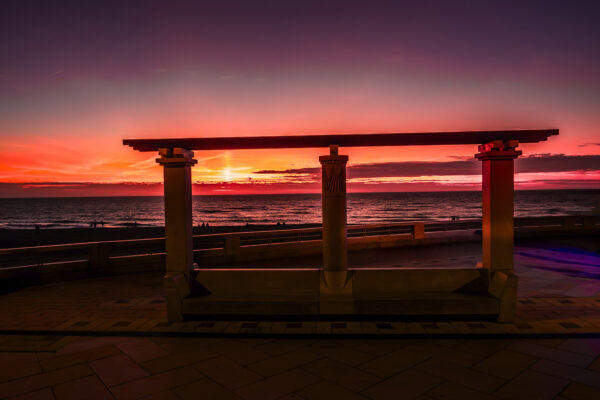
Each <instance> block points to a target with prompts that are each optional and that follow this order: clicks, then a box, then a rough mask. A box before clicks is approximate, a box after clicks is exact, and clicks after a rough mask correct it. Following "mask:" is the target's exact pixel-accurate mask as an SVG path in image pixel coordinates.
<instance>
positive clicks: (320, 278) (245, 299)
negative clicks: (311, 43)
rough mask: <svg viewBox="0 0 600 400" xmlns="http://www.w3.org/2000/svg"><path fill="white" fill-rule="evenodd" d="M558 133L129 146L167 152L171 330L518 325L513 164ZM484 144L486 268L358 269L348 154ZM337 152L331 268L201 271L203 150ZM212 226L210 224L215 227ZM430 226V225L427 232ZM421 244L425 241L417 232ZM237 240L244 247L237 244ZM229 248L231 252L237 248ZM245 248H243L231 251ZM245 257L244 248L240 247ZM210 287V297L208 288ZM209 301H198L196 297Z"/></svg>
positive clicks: (325, 180) (325, 191)
mask: <svg viewBox="0 0 600 400" xmlns="http://www.w3.org/2000/svg"><path fill="white" fill-rule="evenodd" d="M557 134H558V130H557V129H546V130H514V131H472V132H433V133H387V134H358V135H348V134H343V135H309V136H262V137H234V138H180V139H125V140H123V144H125V145H129V146H131V147H133V148H134V149H136V150H139V151H158V153H159V155H160V158H158V159H157V162H158V163H159V164H160V165H162V166H163V167H164V191H165V226H166V275H165V290H166V294H167V311H168V317H169V319H170V320H171V321H181V320H182V319H184V317H191V316H194V315H207V314H210V315H219V316H223V315H232V314H236V315H253V316H256V315H263V316H274V315H303V316H314V317H319V316H320V317H324V316H340V315H346V316H349V315H352V316H373V315H395V316H403V315H432V314H436V315H439V314H443V315H461V316H464V315H469V316H471V317H489V316H493V317H495V318H497V319H498V320H499V321H504V322H509V321H512V320H513V319H514V316H515V308H516V296H517V282H518V278H517V276H516V275H515V274H514V268H513V235H514V227H513V199H514V176H513V175H514V168H513V161H514V159H515V158H517V157H518V156H519V155H521V151H520V150H518V149H517V147H518V145H519V143H520V142H521V143H534V142H539V141H543V140H547V139H548V137H549V136H552V135H557ZM458 144H479V147H478V150H479V152H478V153H477V154H476V155H475V157H476V158H477V159H478V160H480V161H481V162H482V178H483V184H482V201H483V218H482V255H483V261H482V264H481V265H479V266H478V268H469V269H432V268H424V269H417V270H409V269H394V268H384V269H368V270H359V269H355V270H349V269H348V264H347V226H346V163H347V161H348V156H345V155H340V154H339V147H340V146H345V147H363V146H416V145H419V146H430V145H458ZM308 147H329V150H330V152H329V154H328V155H325V156H321V157H319V161H320V162H321V166H322V168H321V169H322V201H323V228H322V232H323V268H322V269H318V268H314V269H305V270H301V271H292V270H286V269H280V270H273V269H270V270H268V271H267V270H231V269H229V270H227V269H223V270H218V269H201V268H195V267H194V263H193V241H192V227H193V224H192V184H191V183H192V180H191V167H192V166H193V165H195V164H196V162H197V161H196V160H195V159H194V158H193V157H194V153H193V150H225V149H229V150H234V149H274V148H308ZM206 226H208V224H206ZM421 226H422V224H421ZM413 235H414V237H418V236H419V235H423V232H417V231H416V229H415V232H413ZM227 239H229V240H230V241H233V240H238V241H239V238H237V239H235V238H234V237H231V238H227ZM227 239H226V243H225V247H226V248H227V247H228V243H227ZM229 245H230V246H229V247H230V248H236V246H235V245H236V243H230V244H229ZM237 247H238V248H239V242H238V243H237ZM198 287H200V288H201V290H199V289H198ZM199 292H201V293H203V294H204V295H203V296H194V293H199Z"/></svg>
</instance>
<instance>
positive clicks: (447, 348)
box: [0, 249, 600, 400]
mask: <svg viewBox="0 0 600 400" xmlns="http://www.w3.org/2000/svg"><path fill="white" fill-rule="evenodd" d="M521 250H522V253H521V254H519V253H518V254H517V257H516V261H517V265H516V268H517V272H518V273H519V274H520V276H522V277H524V279H523V280H524V284H523V285H521V291H520V298H519V303H518V316H519V320H518V322H517V323H516V324H495V323H491V322H473V321H471V322H469V321H463V322H461V321H452V322H448V321H429V322H397V321H371V322H355V321H336V322H332V321H321V322H307V321H304V322H302V321H278V322H265V321H192V322H186V323H182V324H169V323H167V322H166V319H165V311H164V308H165V305H164V296H163V294H162V289H161V279H160V276H157V275H153V274H137V275H125V276H121V277H112V278H100V279H91V280H85V281H78V282H71V283H61V284H55V285H45V286H38V287H30V288H27V289H23V290H20V291H17V292H14V293H11V294H7V295H3V296H0V334H1V336H0V398H1V399H5V398H7V399H9V398H18V399H53V398H56V399H78V398H79V399H104V398H106V399H111V398H117V399H129V398H146V399H240V398H241V399H261V400H262V399H288V400H291V399H326V398H327V399H331V398H332V397H337V398H340V399H400V398H402V399H404V398H406V399H408V398H418V399H469V398H473V399H487V398H504V399H520V398H527V399H538V398H539V399H545V398H548V399H551V398H557V399H597V398H600V298H599V296H598V291H599V288H598V280H597V279H589V278H587V277H585V276H583V277H582V276H581V274H580V273H578V272H577V271H575V272H576V273H573V271H572V270H569V271H568V274H567V275H565V273H564V270H565V268H563V267H564V264H567V263H570V264H569V265H571V267H572V268H571V269H573V268H576V267H577V265H583V266H585V265H589V264H590V263H591V264H592V265H593V263H594V262H596V261H595V260H591V261H590V260H589V259H584V260H582V259H581V258H577V257H578V256H577V255H574V256H568V255H567V256H565V255H559V256H557V255H556V254H548V253H544V252H540V249H533V250H528V249H521ZM523 252H524V253H523ZM536 257H537V258H536ZM569 257H570V258H569ZM467 258H468V259H469V260H466V259H465V260H462V259H460V258H454V260H453V261H455V262H456V263H461V262H472V260H470V259H471V258H472V257H471V256H469V257H467ZM532 258H536V259H537V260H538V261H537V262H536V263H535V264H527V263H526V262H525V261H524V260H528V259H532ZM446 261H447V260H446ZM540 267H546V268H545V269H544V268H541V269H540ZM559 270H562V271H563V272H560V271H559ZM588 271H589V269H588Z"/></svg>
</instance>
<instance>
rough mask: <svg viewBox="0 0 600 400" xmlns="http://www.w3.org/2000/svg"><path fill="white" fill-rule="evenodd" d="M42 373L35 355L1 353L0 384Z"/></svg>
mask: <svg viewBox="0 0 600 400" xmlns="http://www.w3.org/2000/svg"><path fill="white" fill-rule="evenodd" d="M40 372H42V369H41V368H40V365H39V363H38V359H37V357H36V356H35V354H34V353H0V382H4V381H8V380H11V379H17V378H22V377H24V376H28V375H35V374H39V373H40Z"/></svg>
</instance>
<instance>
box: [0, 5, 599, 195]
mask: <svg viewBox="0 0 600 400" xmlns="http://www.w3.org/2000/svg"><path fill="white" fill-rule="evenodd" d="M524 3H526V4H524ZM598 21H600V2H598V1H587V2H586V1H573V2H568V1H552V2H550V1H529V2H525V1H483V2H482V1H471V2H462V1H418V2H412V1H411V2H403V1H393V2H392V1H389V2H377V1H364V2H353V1H339V2H338V1H318V2H311V1H295V2H292V1H273V2H259V1H256V2H255V1H237V2H233V1H218V2H203V1H195V2H177V1H148V0H146V1H139V2H135V1H127V2H125V1H108V0H105V1H73V2H65V1H62V2H53V1H39V2H34V1H27V0H23V1H8V2H3V3H2V8H1V10H0V197H27V196H91V195H145V194H152V195H160V194H161V193H162V188H161V186H160V185H159V183H160V182H161V181H162V170H161V168H160V167H159V166H158V165H157V164H156V163H155V158H156V155H155V154H151V153H139V152H135V151H133V150H132V149H131V148H129V147H125V146H123V145H122V143H121V141H122V139H123V138H160V137H213V136H256V135H298V134H335V133H375V132H378V133H381V132H428V131H458V130H485V129H490V130H495V129H543V128H558V129H560V135H559V136H554V137H551V138H550V139H549V141H548V142H543V143H539V144H525V145H522V146H521V149H522V150H523V158H522V159H520V160H518V161H517V164H516V169H517V174H516V176H515V181H516V186H517V188H518V189H543V188H548V189H552V188H600V74H599V72H598V71H600V24H599V23H598ZM475 147H476V146H435V147H384V148H348V149H343V148H342V149H341V152H342V153H343V154H348V155H349V157H350V161H349V169H348V177H349V184H348V188H349V190H350V191H355V192H361V191H421V190H477V189H478V188H479V182H480V177H479V173H480V165H478V163H477V162H476V161H474V160H473V154H474V153H476V148H475ZM326 152H327V149H289V150H285V149H283V150H263V151H256V150H252V151H207V152H197V153H196V156H197V157H196V158H197V159H198V165H197V166H196V167H194V169H193V181H194V183H195V185H194V193H195V194H217V193H222V194H227V193H280V192H318V191H319V188H320V187H319V183H318V182H319V179H320V175H319V169H318V167H319V163H318V156H319V155H322V154H325V153H326Z"/></svg>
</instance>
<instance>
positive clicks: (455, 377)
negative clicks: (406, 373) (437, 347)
mask: <svg viewBox="0 0 600 400" xmlns="http://www.w3.org/2000/svg"><path fill="white" fill-rule="evenodd" d="M416 368H417V369H419V370H422V371H427V372H428V373H430V374H431V375H435V376H438V377H440V378H442V379H444V380H447V381H450V382H454V383H457V384H459V385H462V386H466V387H469V388H471V389H474V390H477V391H480V392H484V393H491V392H493V391H494V390H496V389H497V388H498V387H500V385H502V384H503V383H504V382H505V380H504V379H500V378H498V377H495V376H491V375H488V374H484V373H482V372H479V371H474V370H472V369H469V368H465V367H462V366H460V365H453V364H450V363H447V362H443V361H438V360H430V361H426V362H424V363H421V364H419V365H418V366H417V367H416Z"/></svg>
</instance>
